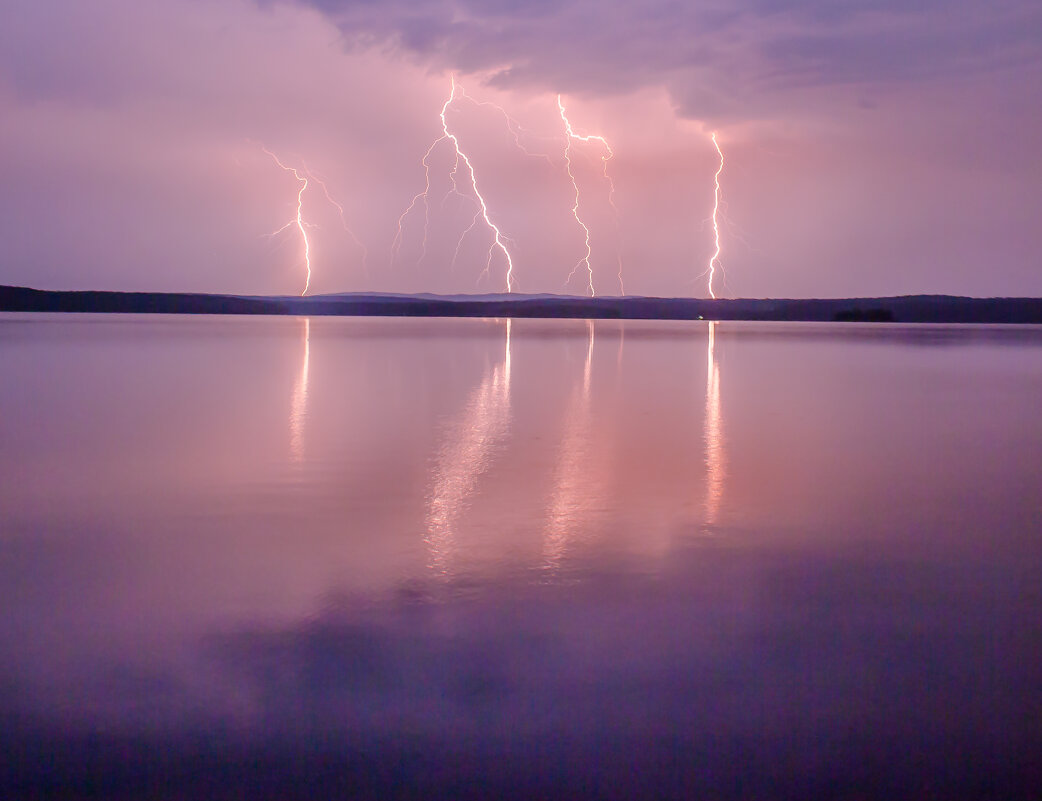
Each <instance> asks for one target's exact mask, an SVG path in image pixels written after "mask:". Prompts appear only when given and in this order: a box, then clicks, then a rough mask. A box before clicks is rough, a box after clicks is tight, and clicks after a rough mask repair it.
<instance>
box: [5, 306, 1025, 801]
mask: <svg viewBox="0 0 1042 801" xmlns="http://www.w3.org/2000/svg"><path fill="white" fill-rule="evenodd" d="M0 375H2V376H3V380H2V381H0V604H2V608H3V610H4V612H3V614H2V615H0V719H2V720H3V721H4V724H5V725H4V726H3V731H4V732H6V735H5V740H6V742H5V743H4V747H5V751H6V753H8V754H9V755H11V756H12V758H11V759H9V760H7V765H6V766H5V767H3V768H0V789H3V790H5V791H6V792H7V793H8V794H11V793H17V792H18V791H23V792H25V793H26V794H29V795H31V794H32V792H36V793H37V795H38V796H40V795H46V793H47V792H49V788H50V790H54V792H55V793H56V794H57V792H58V791H57V790H56V789H55V788H58V787H65V788H66V789H68V788H69V787H75V788H77V790H76V793H79V795H82V796H84V797H86V796H116V795H120V794H121V793H126V792H130V793H131V794H132V795H133V794H134V793H140V794H148V793H149V792H152V791H153V790H154V789H155V787H157V786H159V787H162V788H163V790H164V792H169V794H170V795H171V796H177V793H178V792H181V793H183V794H186V795H192V794H196V793H198V794H200V795H201V796H203V795H205V796H208V797H225V796H224V795H222V793H225V794H227V795H228V796H234V793H235V792H236V791H243V792H249V793H250V794H251V797H262V796H263V797H267V796H269V795H270V796H271V797H289V796H293V795H294V794H298V795H299V796H300V797H308V796H309V795H310V794H311V793H319V795H322V794H323V793H329V792H334V791H337V792H341V793H346V794H348V795H352V794H353V795H357V796H366V795H373V796H381V797H392V796H395V795H398V796H416V797H435V796H436V795H437V794H438V793H443V794H444V793H450V794H452V795H455V796H456V797H472V796H473V797H478V796H481V795H482V794H486V793H494V794H498V795H510V794H516V795H517V796H518V797H531V796H532V795H538V794H540V793H542V794H544V795H553V796H557V795H560V796H562V797H565V796H570V797H575V796H597V797H616V796H617V797H627V796H632V795H633V794H634V793H635V792H644V793H646V794H652V795H654V794H658V795H660V796H662V797H689V796H690V795H691V794H692V793H701V794H704V795H707V796H708V797H718V796H719V797H765V796H771V797H800V796H806V795H808V794H810V795H814V796H816V797H853V796H854V794H855V793H856V792H858V791H864V790H865V789H866V788H867V789H868V790H869V791H871V792H873V793H874V794H884V793H885V794H888V795H890V796H891V797H924V796H928V795H929V794H930V793H937V794H939V795H941V796H942V797H956V796H960V795H961V796H965V797H1006V798H1013V797H1016V798H1020V797H1024V798H1027V797H1030V791H1031V788H1033V787H1037V786H1042V761H1040V757H1039V754H1040V753H1042V727H1040V725H1039V721H1040V720H1042V667H1040V666H1039V660H1038V654H1039V653H1042V616H1040V611H1042V589H1040V588H1042V548H1040V546H1042V491H1040V479H1042V415H1040V414H1039V401H1040V399H1042V329H1040V328H1038V327H1030V326H1024V327H1018V328H1012V327H1011V328H1005V327H977V326H922V325H920V326H899V325H856V324H848V325H826V324H756V323H720V324H715V323H694V322H691V323H685V322H669V323H665V322H662V323H656V322H644V321H625V322H623V321H608V320H604V321H585V320H554V321H549V320H512V321H510V320H465V319H423V320H421V319H381V318H365V319H360V318H313V319H307V318H266V317H265V318H230V317H227V318H226V317H199V318H196V317H177V316H169V317H159V316H156V317H146V316H126V317H124V316H115V315H113V316H90V315H64V316H60V315H55V316H51V315H0ZM55 754H57V756H55ZM247 765H248V766H249V767H248V768H247V767H244V766H247ZM200 766H202V767H200ZM215 777H216V778H215ZM258 777H259V778H258ZM208 782H213V784H212V785H211V784H208ZM128 788H129V790H128ZM171 788H173V789H171ZM229 788H231V789H229ZM236 788H237V789H236ZM243 788H246V789H243ZM30 791H32V792H30ZM117 791H118V792H117ZM76 793H71V794H70V793H68V792H66V793H65V795H64V796H63V797H70V795H71V796H75V795H76ZM120 797H123V796H120Z"/></svg>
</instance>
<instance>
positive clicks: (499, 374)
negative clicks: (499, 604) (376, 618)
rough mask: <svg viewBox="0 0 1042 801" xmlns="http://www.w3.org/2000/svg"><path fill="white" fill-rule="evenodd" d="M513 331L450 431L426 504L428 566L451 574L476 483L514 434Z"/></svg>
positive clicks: (439, 454)
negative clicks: (458, 534) (511, 397)
mask: <svg viewBox="0 0 1042 801" xmlns="http://www.w3.org/2000/svg"><path fill="white" fill-rule="evenodd" d="M510 327H511V320H509V319H507V320H506V346H505V348H504V353H503V359H502V361H500V362H499V363H497V364H496V365H495V366H494V367H493V368H492V370H491V371H490V372H489V373H488V375H486V376H485V379H484V380H483V381H482V382H481V384H480V385H479V386H478V387H477V388H475V390H474V391H473V392H472V393H471V395H470V397H469V398H468V399H467V403H466V406H465V407H464V410H463V413H462V415H461V416H460V417H459V419H458V420H457V421H456V422H455V423H454V424H452V425H451V426H449V428H448V430H447V431H446V433H445V439H444V442H443V444H442V446H441V448H440V449H439V451H438V455H437V457H436V462H435V466H434V469H433V480H432V488H431V491H430V493H429V496H428V504H427V520H426V524H427V533H426V537H425V540H426V543H427V549H428V554H429V560H430V561H429V566H430V567H431V569H433V570H434V571H435V572H438V573H442V574H447V573H449V571H450V569H451V562H452V561H453V555H454V551H455V549H456V538H457V537H456V535H457V531H458V528H459V523H460V520H461V519H462V518H463V515H464V514H465V512H466V511H467V508H468V506H469V503H470V499H471V497H472V496H473V494H474V492H475V490H476V488H477V484H478V479H479V478H480V477H481V476H482V475H483V474H484V473H485V472H487V471H488V469H489V468H490V467H491V466H492V463H493V456H494V454H495V451H496V448H497V446H498V445H499V444H500V443H501V442H502V441H503V440H504V439H505V438H506V436H507V434H508V433H509V431H510V420H511V410H510Z"/></svg>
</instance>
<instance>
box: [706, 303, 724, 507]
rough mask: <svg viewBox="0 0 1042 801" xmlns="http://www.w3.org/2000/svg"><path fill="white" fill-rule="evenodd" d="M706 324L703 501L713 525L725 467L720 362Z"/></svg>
mask: <svg viewBox="0 0 1042 801" xmlns="http://www.w3.org/2000/svg"><path fill="white" fill-rule="evenodd" d="M717 325H718V323H716V322H711V323H709V345H708V352H707V355H706V363H707V368H706V409H705V453H706V501H705V523H706V525H707V526H711V525H713V524H714V523H715V522H716V518H717V514H718V512H719V511H720V500H721V498H722V497H723V494H724V478H725V474H726V464H725V461H724V428H723V419H722V417H721V414H720V363H719V361H718V360H717V355H716V327H717Z"/></svg>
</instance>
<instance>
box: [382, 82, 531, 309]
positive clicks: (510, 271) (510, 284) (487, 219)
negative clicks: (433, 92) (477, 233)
mask: <svg viewBox="0 0 1042 801" xmlns="http://www.w3.org/2000/svg"><path fill="white" fill-rule="evenodd" d="M450 81H451V86H452V90H451V92H450V93H449V96H448V98H447V99H446V100H445V102H444V103H443V104H442V107H441V113H440V114H439V115H438V116H439V119H441V130H442V134H441V136H439V137H438V138H437V139H435V140H434V141H433V142H432V143H431V146H430V147H428V148H427V152H426V153H424V155H423V159H422V161H421V163H422V164H423V167H424V172H425V175H426V184H425V186H424V189H423V191H422V192H418V193H417V194H416V195H415V196H414V197H413V199H412V202H411V203H410V204H409V207H408V208H407V209H406V210H405V211H404V212H403V213H402V215H401V216H400V217H399V218H398V232H397V234H395V238H394V240H393V242H392V243H391V251H392V257H391V258H392V262H393V259H394V257H395V256H396V255H397V253H398V250H399V249H400V248H401V242H402V225H403V224H404V222H405V218H406V217H408V216H409V214H410V213H411V212H412V210H413V209H414V208H415V207H416V204H417V203H418V202H419V201H420V199H421V198H422V199H423V205H424V233H423V255H421V257H420V261H423V256H425V255H426V253H427V234H428V231H429V229H430V199H429V194H430V190H431V173H430V156H431V153H432V152H434V148H436V147H437V146H438V145H439V144H440V143H441V142H443V141H445V140H449V141H450V142H452V146H453V149H454V155H455V161H454V163H453V166H452V169H451V170H450V172H449V178H450V179H451V181H452V187H453V188H452V190H451V191H454V192H457V193H459V194H462V193H461V192H459V186H458V183H457V173H458V171H459V166H460V162H462V163H463V165H464V166H465V167H466V170H467V174H468V175H469V177H470V191H471V193H472V195H473V199H474V200H475V201H476V203H477V206H478V209H477V211H476V212H475V214H474V218H473V220H472V221H471V224H470V226H469V227H468V228H467V229H466V230H465V231H464V232H463V235H462V236H461V237H460V244H458V245H457V246H456V256H458V255H459V249H460V245H462V242H463V239H464V238H465V237H466V235H467V234H468V233H469V232H470V231H471V230H473V228H474V227H475V226H476V225H477V224H478V221H479V219H480V220H483V221H484V223H485V225H486V226H487V227H488V229H489V231H490V232H491V233H492V243H491V244H490V245H489V249H488V261H487V263H486V265H485V270H484V271H483V273H482V274H488V273H489V272H490V271H491V269H492V260H493V258H494V257H495V253H496V250H497V249H498V250H499V251H500V252H501V253H502V254H503V258H504V260H505V261H506V291H507V292H513V291H514V287H515V286H516V279H515V278H514V260H513V258H512V257H511V255H510V251H509V249H508V248H507V245H506V242H507V238H506V237H505V236H504V235H503V232H502V231H501V230H500V229H499V226H497V225H496V224H495V223H494V222H493V221H492V218H491V216H490V215H489V211H488V203H486V202H485V197H484V195H482V194H481V191H480V190H479V189H478V181H477V176H476V175H475V172H474V165H473V164H472V163H471V161H470V158H469V157H468V156H467V154H466V153H465V152H464V151H463V148H462V147H461V146H460V141H459V139H458V138H457V137H456V135H455V134H454V133H453V132H452V131H451V130H449V123H448V120H447V119H446V116H445V115H446V114H447V113H448V110H449V106H451V105H452V104H453V102H454V101H455V100H456V99H457V98H461V97H464V96H465V95H464V93H463V89H462V87H460V86H459V85H458V84H457V83H456V77H455V76H454V75H453V76H450ZM453 261H455V257H453Z"/></svg>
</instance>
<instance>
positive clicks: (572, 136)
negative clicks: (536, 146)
mask: <svg viewBox="0 0 1042 801" xmlns="http://www.w3.org/2000/svg"><path fill="white" fill-rule="evenodd" d="M557 109H558V111H559V112H560V113H561V121H562V122H563V123H564V130H565V135H566V137H567V138H566V144H565V148H564V162H565V168H566V170H567V172H568V178H569V179H570V180H571V182H572V189H573V190H574V191H575V202H574V203H573V204H572V216H573V217H575V221H576V222H577V223H578V224H579V227H580V228H581V229H582V232H583V237H584V239H585V248H586V250H585V253H584V255H583V257H582V258H581V259H579V261H577V262H576V263H575V266H574V267H573V268H572V271H571V272H570V273H569V274H568V278H567V279H566V280H565V284H566V285H567V283H568V282H569V281H571V280H572V277H573V276H574V275H575V272H576V270H578V269H579V267H580V266H581V265H585V266H586V273H587V278H588V283H589V288H590V297H594V296H596V294H597V293H596V292H595V291H594V288H593V267H592V265H591V264H590V257H591V255H592V254H593V251H592V249H591V247H590V229H589V228H588V227H587V225H586V223H584V222H583V221H582V218H581V217H580V216H579V183H578V181H577V180H576V178H575V173H574V172H572V142H573V141H578V142H598V143H600V145H601V146H602V147H603V148H604V151H605V152H604V154H603V155H602V156H601V170H602V174H603V175H604V180H605V181H607V183H608V203H609V205H610V206H611V209H612V212H613V213H614V215H615V221H616V224H618V219H619V209H618V207H617V206H616V205H615V181H614V179H612V177H611V174H610V173H609V172H608V162H609V161H610V160H611V159H612V158H614V157H615V152H614V151H613V150H612V148H611V145H610V144H608V140H607V139H605V138H604V137H603V136H597V135H587V134H579V133H576V131H575V129H574V128H572V123H571V121H570V120H569V119H568V114H567V113H566V111H565V107H564V102H563V101H562V99H561V95H558V96H557ZM617 261H618V265H619V270H618V279H619V289H620V290H621V292H622V294H623V295H625V294H626V289H625V287H624V285H623V282H622V257H621V256H617Z"/></svg>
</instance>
